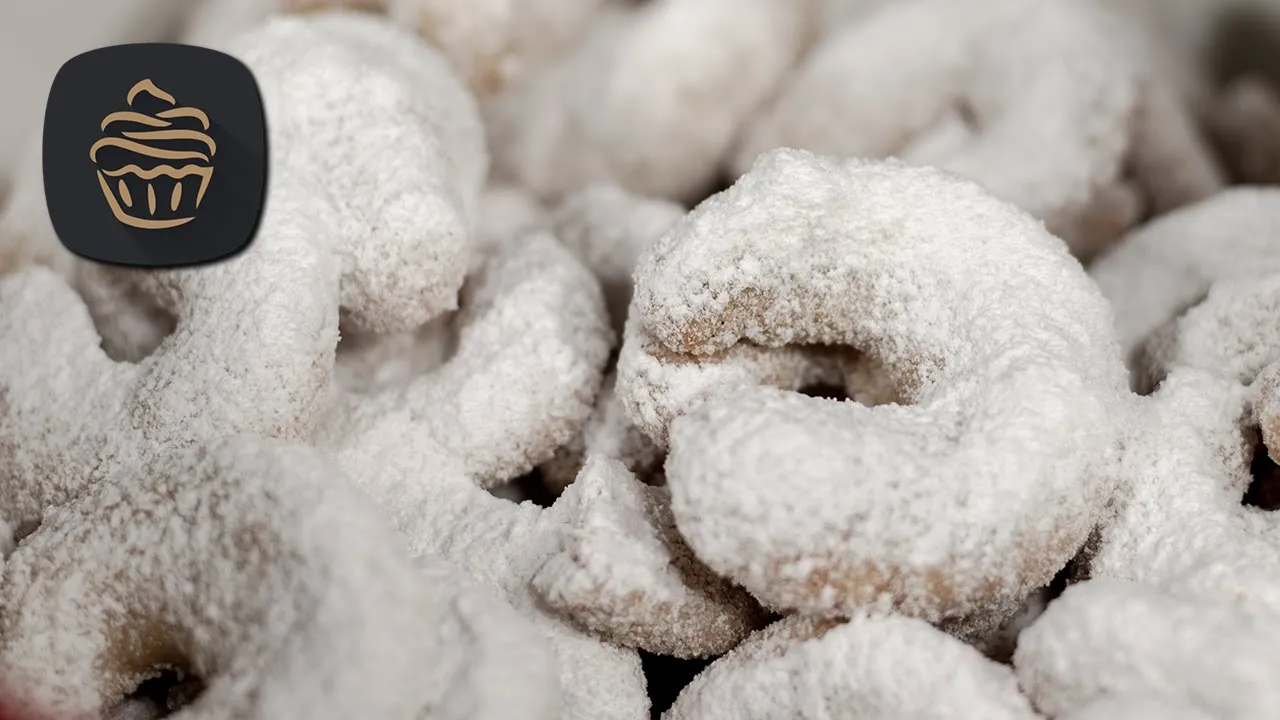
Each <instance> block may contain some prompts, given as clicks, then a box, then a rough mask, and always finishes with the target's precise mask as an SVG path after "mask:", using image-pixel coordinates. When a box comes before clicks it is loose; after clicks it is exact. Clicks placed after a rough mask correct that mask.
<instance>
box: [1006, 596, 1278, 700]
mask: <svg viewBox="0 0 1280 720" xmlns="http://www.w3.org/2000/svg"><path fill="white" fill-rule="evenodd" d="M1277 642H1280V623H1278V622H1277V621H1276V619H1275V616H1270V617H1259V616H1249V615H1246V614H1243V613H1240V612H1238V611H1235V610H1232V609H1230V608H1228V607H1225V606H1223V605H1220V604H1214V603H1200V602H1195V601H1187V600H1183V599H1179V598H1176V597H1173V596H1170V595H1167V594H1163V593H1161V592H1160V591H1158V590H1154V589H1151V588H1149V587H1144V586H1142V585H1135V584H1130V583H1125V582H1120V581H1113V580H1105V581H1104V580H1094V581H1090V582H1087V583H1083V584H1081V585H1077V586H1074V587H1071V588H1068V589H1067V591H1066V592H1065V593H1064V594H1063V595H1062V597H1060V598H1058V599H1057V600H1055V601H1054V602H1053V603H1051V604H1050V605H1049V609H1048V610H1046V611H1045V613H1044V615H1042V616H1041V617H1040V620H1039V621H1037V622H1036V623H1035V624H1034V625H1032V626H1031V627H1030V628H1028V629H1027V630H1025V631H1023V633H1022V636H1021V637H1020V638H1019V640H1018V650H1017V652H1016V654H1015V655H1014V663H1015V665H1016V667H1017V672H1018V679H1019V681H1020V682H1021V684H1022V687H1023V689H1024V690H1025V691H1026V692H1027V693H1028V695H1030V696H1031V698H1032V699H1033V700H1034V702H1035V704H1036V707H1037V708H1038V709H1040V710H1041V711H1043V712H1044V713H1046V714H1048V715H1049V716H1050V717H1063V716H1067V717H1073V718H1074V717H1075V715H1067V713H1068V712H1069V711H1071V710H1072V709H1074V708H1079V707H1081V706H1082V705H1086V704H1088V703H1091V702H1095V701H1099V700H1102V699H1104V698H1106V697H1108V696H1113V695H1121V696H1124V695H1138V696H1142V697H1149V698H1153V699H1158V700H1160V701H1163V702H1165V703H1167V704H1169V705H1172V706H1174V707H1179V708H1182V709H1183V713H1184V715H1181V716H1180V715H1161V716H1159V717H1182V716H1185V717H1191V718H1197V717H1213V718H1220V719H1222V720H1236V719H1239V720H1244V719H1245V718H1259V717H1267V716H1269V715H1270V714H1272V713H1273V712H1274V710H1275V708H1276V707H1277V703H1280V693H1278V691H1277V688H1276V685H1275V682H1274V678H1275V674H1276V672H1277V671H1280V658H1278V657H1277V655H1276V651H1275V648H1276V644H1277ZM1113 717H1114V716H1113ZM1122 717H1125V718H1126V720H1127V718H1129V717H1130V716H1127V715H1126V716H1122Z"/></svg>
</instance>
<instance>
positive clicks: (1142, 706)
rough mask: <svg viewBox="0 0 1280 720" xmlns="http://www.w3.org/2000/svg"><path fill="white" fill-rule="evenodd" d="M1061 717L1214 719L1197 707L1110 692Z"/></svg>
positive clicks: (1074, 719) (1085, 719)
mask: <svg viewBox="0 0 1280 720" xmlns="http://www.w3.org/2000/svg"><path fill="white" fill-rule="evenodd" d="M1059 717H1060V718H1061V719H1062V720H1213V716H1212V715H1208V714H1206V713H1203V712H1201V711H1199V710H1197V709H1195V708H1189V707H1186V706H1184V705H1180V704H1178V703H1175V702H1169V701H1165V700H1154V699H1151V698H1147V697H1140V696H1132V695H1107V696H1104V697H1103V698H1102V699H1100V700H1095V701H1093V702H1090V703H1087V704H1085V705H1083V706H1080V707H1077V708H1074V709H1072V710H1068V711H1067V712H1066V713H1064V714H1062V715H1060V716H1059Z"/></svg>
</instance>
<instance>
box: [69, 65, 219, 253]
mask: <svg viewBox="0 0 1280 720" xmlns="http://www.w3.org/2000/svg"><path fill="white" fill-rule="evenodd" d="M126 103H127V105H128V106H129V109H127V110H118V111H115V112H112V113H110V114H108V115H107V116H106V117H104V118H103V119H102V124H101V129H102V131H103V132H104V133H105V136H104V137H103V138H101V139H100V140H98V141H97V142H95V143H94V144H93V146H92V147H90V148H89V159H90V160H91V161H93V162H94V163H95V164H96V165H97V166H98V180H99V183H100V184H101V186H102V192H103V194H104V196H106V198H107V203H108V205H110V207H111V210H112V212H113V213H114V214H115V216H116V219H118V220H119V221H120V222H122V223H124V224H126V225H129V226H131V227H137V228H143V229H163V228H170V227H176V226H178V225H182V224H185V223H187V222H190V221H191V220H194V219H195V211H196V209H198V208H199V207H200V203H201V201H202V200H204V195H205V191H206V190H207V189H208V187H209V181H210V179H211V178H212V177H213V157H214V155H216V154H217V152H218V145H217V143H216V142H215V141H214V139H213V137H211V136H210V135H209V133H208V130H209V128H210V123H209V116H208V115H206V114H205V112H204V111H203V110H200V109H199V108H195V107H186V106H180V105H178V101H177V100H176V99H175V98H174V97H173V95H171V94H169V93H167V92H165V91H164V90H162V89H160V88H159V87H157V86H156V85H155V83H154V82H152V81H151V80H150V79H145V80H142V81H140V82H138V83H137V84H135V85H134V86H133V87H132V88H130V89H129V93H128V96H127V97H126ZM146 107H154V108H156V109H155V110H154V111H150V112H148V111H144V108H146ZM188 178H191V180H190V181H188ZM197 182H198V184H197ZM184 186H185V187H186V190H185V191H184ZM144 195H145V198H146V199H145V204H144V202H143V196H144ZM157 195H159V196H160V197H161V198H163V199H165V200H167V201H168V202H167V203H163V204H162V203H160V202H159V201H158V200H157ZM184 195H185V196H186V198H187V202H185V203H184V202H183V200H184Z"/></svg>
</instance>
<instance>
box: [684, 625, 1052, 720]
mask: <svg viewBox="0 0 1280 720" xmlns="http://www.w3.org/2000/svg"><path fill="white" fill-rule="evenodd" d="M940 668H945V671H942V672H939V669H940ZM835 717H839V718H848V719H849V720H864V719H865V720H872V719H875V720H879V719H881V718H883V719H885V720H887V719H888V718H920V719H921V720H925V719H926V718H938V719H939V720H941V719H942V718H956V717H964V718H975V719H976V718H984V719H988V720H1032V718H1035V717H1036V714H1035V713H1034V712H1033V711H1032V709H1031V706H1030V704H1029V703H1028V702H1027V700H1026V698H1024V697H1023V696H1022V695H1021V694H1019V692H1018V684H1017V681H1016V680H1015V679H1014V677H1013V673H1012V672H1011V671H1010V670H1009V668H1007V667H1004V666H1001V665H997V664H996V663H994V662H991V661H990V660H987V659H986V658H984V657H982V655H980V654H979V653H978V652H977V651H976V650H974V649H973V648H970V647H969V646H967V645H965V644H964V643H961V642H959V641H958V640H955V639H953V638H951V637H948V636H947V635H945V634H944V633H942V632H940V631H938V630H935V629H934V628H932V627H929V625H927V624H926V623H923V622H920V621H919V620H911V619H908V618H902V617H893V616H889V617H856V618H854V619H852V620H850V621H848V622H847V623H838V622H832V621H819V620H813V619H809V618H804V617H799V616H795V617H790V618H786V619H784V620H781V621H779V622H777V623H775V624H773V625H770V626H769V627H767V628H765V629H764V630H761V631H760V632H758V633H756V634H755V635H753V636H751V637H750V638H748V639H747V640H746V641H745V642H743V643H742V644H741V645H739V646H738V647H737V648H735V649H734V650H733V651H732V652H730V653H729V654H728V655H725V656H724V657H722V658H720V659H719V660H717V661H716V662H715V663H714V664H712V665H711V667H709V668H708V669H707V670H706V671H705V672H703V673H702V674H701V675H699V676H698V677H697V678H695V679H694V681H693V683H691V684H690V685H689V687H688V688H686V689H685V691H684V692H683V693H682V694H681V695H680V698H679V699H678V700H677V701H676V704H675V705H674V706H673V707H672V708H671V710H669V711H668V712H667V713H666V714H665V715H663V718H664V720H722V719H723V720H730V719H732V720H748V719H749V720H766V719H768V720H774V719H776V720H782V718H835Z"/></svg>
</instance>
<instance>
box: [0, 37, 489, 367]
mask: <svg viewBox="0 0 1280 720" xmlns="http://www.w3.org/2000/svg"><path fill="white" fill-rule="evenodd" d="M226 49H227V50H228V51H229V52H230V53H231V54H232V55H235V56H237V57H239V58H240V59H241V60H243V61H244V62H245V63H246V64H247V65H248V66H249V67H250V68H251V69H252V71H253V73H254V77H255V79H256V80H257V82H258V86H259V89H260V91H261V95H262V99H263V103H264V108H265V113H266V117H267V128H268V133H269V138H268V144H269V146H270V148H271V152H270V158H269V162H270V167H269V171H268V182H269V186H268V188H267V196H268V198H269V201H268V203H267V205H268V206H269V205H270V204H272V203H275V202H281V203H284V204H286V206H287V211H288V212H298V213H303V214H306V215H309V216H310V217H309V218H308V220H307V221H308V222H312V223H313V226H312V228H311V229H310V230H309V232H310V236H311V240H312V242H313V243H314V244H315V245H317V246H318V247H319V248H321V249H323V250H325V251H326V252H327V253H329V254H331V255H333V256H334V262H335V263H337V266H338V268H339V272H340V273H341V286H340V287H341V304H342V309H343V316H344V321H345V322H346V323H347V324H348V325H351V326H353V327H356V328H358V329H361V330H365V331H374V332H390V331H395V330H402V331H403V330H410V329H412V328H415V327H417V326H418V325H421V324H422V323H424V322H426V321H427V320H429V319H430V318H432V317H434V316H435V315H437V314H439V313H441V312H443V311H446V310H449V309H452V308H454V307H456V294H457V290H458V288H459V286H461V284H462V281H463V276H464V274H465V272H466V269H467V261H468V260H469V258H470V255H471V253H472V242H471V234H472V229H473V225H474V216H475V212H476V205H477V203H478V198H479V194H480V190H481V187H482V184H483V180H484V176H485V174H486V172H487V169H488V156H487V153H486V150H485V148H484V135H483V129H482V128H481V126H480V117H479V110H478V109H477V107H476V104H475V101H474V100H473V99H472V98H471V97H470V95H468V94H467V92H466V91H465V89H464V88H463V87H462V85H461V84H460V82H459V81H458V80H457V78H456V77H455V76H454V75H453V73H452V70H450V69H449V67H448V66H447V64H446V62H445V61H444V60H443V58H441V57H440V56H439V55H438V54H436V53H435V52H434V51H432V50H431V49H430V48H429V47H427V46H425V45H423V44H422V43H420V42H419V41H417V40H416V39H415V38H414V37H413V36H411V35H408V34H406V33H404V32H402V31H400V30H398V29H397V28H395V27H392V26H390V25H389V24H387V23H385V22H382V21H378V20H376V19H372V18H367V17H364V16H361V15H357V14H349V13H320V14H316V15H312V16H308V17H306V18H305V19H303V18H287V17H281V18H276V19H274V20H271V21H269V22H267V23H266V24H265V25H263V26H261V27H258V28H256V29H254V30H253V31H251V32H249V33H247V34H245V35H242V36H238V37H236V38H234V39H232V40H231V41H230V42H229V43H228V44H227V47H226ZM353 128H358V129H359V130H360V132H353ZM33 165H35V166H37V169H38V165H39V162H38V156H33ZM27 180H28V182H26V183H24V184H23V185H21V186H20V187H19V193H18V195H17V196H16V199H15V202H14V203H13V204H12V205H11V206H9V207H7V208H6V209H5V212H4V215H3V216H2V217H0V244H3V245H5V246H14V247H16V248H17V249H18V252H19V254H20V255H21V256H23V257H25V258H27V259H29V260H31V261H35V262H40V263H44V264H49V265H51V266H53V267H56V268H57V269H59V271H60V272H61V273H63V274H64V275H66V276H67V277H68V278H69V280H70V281H71V283H72V285H73V286H74V287H75V288H76V289H77V290H78V291H80V292H81V294H82V295H83V296H84V297H85V299H86V302H87V303H89V309H90V311H91V312H92V313H93V316H94V319H95V322H96V324H97V326H98V328H99V330H100V332H101V333H102V334H103V335H104V336H105V338H104V343H105V347H106V348H107V350H108V352H109V354H110V355H111V356H112V357H113V358H116V359H122V360H129V361H137V360H140V359H142V358H143V357H146V355H148V354H149V353H150V352H152V351H154V350H155V349H156V347H158V345H159V343H160V341H161V340H162V339H163V338H164V337H165V335H166V333H168V332H169V331H171V329H172V323H173V319H172V315H173V313H172V308H171V307H167V303H166V302H165V300H164V299H163V298H155V297H152V295H153V293H151V292H150V290H149V288H148V287H147V286H146V284H145V283H146V281H145V280H141V281H140V280H139V278H140V277H146V275H147V273H146V272H145V271H141V272H140V271H136V270H121V269H117V268H108V267H103V266H100V265H98V264H97V263H91V262H86V261H82V260H80V259H78V258H72V257H71V256H70V253H68V252H67V251H66V250H65V249H63V248H62V247H61V246H60V245H59V243H58V241H57V238H56V236H55V235H54V233H53V228H52V225H51V224H50V222H49V218H48V212H47V210H46V208H45V202H44V192H43V184H42V180H41V176H40V173H39V172H35V173H34V174H32V175H28V176H27ZM265 212H270V207H268V208H267V210H266V211H265ZM259 236H261V232H260V233H259ZM259 292H262V291H261V290H259ZM166 311H168V312H166Z"/></svg>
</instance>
